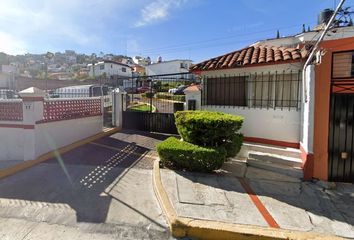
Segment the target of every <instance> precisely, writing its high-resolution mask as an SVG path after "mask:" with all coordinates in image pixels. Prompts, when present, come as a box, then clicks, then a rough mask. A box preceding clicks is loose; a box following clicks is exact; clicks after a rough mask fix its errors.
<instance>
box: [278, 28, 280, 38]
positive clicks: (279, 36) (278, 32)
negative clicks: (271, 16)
mask: <svg viewBox="0 0 354 240" xmlns="http://www.w3.org/2000/svg"><path fill="white" fill-rule="evenodd" d="M277 38H280V33H279V30H277Z"/></svg>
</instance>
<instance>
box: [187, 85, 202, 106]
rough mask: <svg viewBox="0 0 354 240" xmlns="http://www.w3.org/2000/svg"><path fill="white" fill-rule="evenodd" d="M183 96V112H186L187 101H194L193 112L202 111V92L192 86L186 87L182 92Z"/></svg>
mask: <svg viewBox="0 0 354 240" xmlns="http://www.w3.org/2000/svg"><path fill="white" fill-rule="evenodd" d="M184 94H185V95H186V103H185V105H184V110H188V109H189V108H188V101H189V100H195V101H196V104H195V107H196V109H195V110H201V109H202V92H201V91H200V90H199V89H198V88H197V86H192V87H188V88H187V89H186V90H184Z"/></svg>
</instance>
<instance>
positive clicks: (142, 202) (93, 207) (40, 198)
mask: <svg viewBox="0 0 354 240" xmlns="http://www.w3.org/2000/svg"><path fill="white" fill-rule="evenodd" d="M165 138H166V136H164V135H157V134H149V133H137V132H132V131H122V132H119V133H116V134H114V135H112V136H109V137H104V138H101V139H99V140H96V141H94V142H91V143H89V144H86V145H83V146H81V147H79V148H76V149H74V150H72V151H70V152H67V153H65V154H63V155H58V156H57V157H56V158H54V159H50V160H48V161H46V162H45V163H42V164H39V165H37V166H34V167H32V168H30V169H28V170H25V171H23V172H19V173H17V174H15V175H13V176H11V177H8V178H5V179H3V180H1V181H0V218H18V219H22V220H30V221H37V222H48V223H51V224H61V225H68V226H75V227H77V226H82V224H84V223H85V224H87V223H90V224H93V225H92V226H95V224H100V226H102V224H103V225H105V227H104V229H105V231H110V230H109V229H111V227H109V226H114V225H126V226H131V227H134V228H138V229H140V230H141V231H140V235H139V231H137V230H135V231H137V234H138V235H137V236H136V237H137V238H142V239H143V238H145V237H143V236H147V238H154V239H166V238H168V236H169V232H168V230H167V225H166V222H165V219H164V217H163V214H162V211H161V209H160V207H159V205H158V202H157V201H156V198H155V195H154V192H153V188H152V172H151V169H152V163H153V161H154V159H155V157H156V156H157V154H156V152H155V150H154V148H155V145H156V143H158V142H159V141H161V140H163V139H165ZM85 226H87V225H85ZM93 228H97V226H96V227H93ZM144 234H145V235H144ZM146 234H147V235H146Z"/></svg>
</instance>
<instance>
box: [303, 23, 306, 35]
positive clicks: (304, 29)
mask: <svg viewBox="0 0 354 240" xmlns="http://www.w3.org/2000/svg"><path fill="white" fill-rule="evenodd" d="M302 32H303V33H304V32H306V28H305V24H302Z"/></svg>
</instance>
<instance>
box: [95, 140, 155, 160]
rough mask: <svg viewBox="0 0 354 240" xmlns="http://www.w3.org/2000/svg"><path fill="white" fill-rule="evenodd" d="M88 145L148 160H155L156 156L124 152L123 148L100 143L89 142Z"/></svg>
mask: <svg viewBox="0 0 354 240" xmlns="http://www.w3.org/2000/svg"><path fill="white" fill-rule="evenodd" d="M89 144H92V145H96V146H100V147H104V148H107V149H111V150H115V151H118V152H124V153H129V154H133V155H136V156H138V157H148V158H154V159H155V158H156V156H153V155H150V154H145V153H136V152H134V151H128V150H125V149H124V148H116V147H112V146H109V145H105V144H101V143H96V142H90V143H89Z"/></svg>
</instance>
